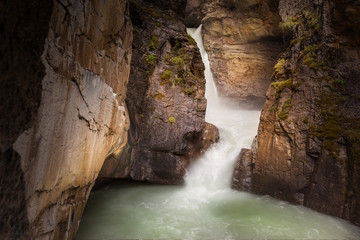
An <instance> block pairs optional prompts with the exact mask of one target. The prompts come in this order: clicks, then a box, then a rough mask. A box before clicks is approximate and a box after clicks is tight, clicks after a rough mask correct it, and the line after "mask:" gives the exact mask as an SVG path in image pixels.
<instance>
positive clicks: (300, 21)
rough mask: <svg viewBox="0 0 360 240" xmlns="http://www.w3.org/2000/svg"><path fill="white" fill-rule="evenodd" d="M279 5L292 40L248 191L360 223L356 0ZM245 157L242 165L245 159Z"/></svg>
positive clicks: (270, 98)
mask: <svg viewBox="0 0 360 240" xmlns="http://www.w3.org/2000/svg"><path fill="white" fill-rule="evenodd" d="M341 4H343V6H342V7H340V6H339V5H341ZM279 6H280V14H281V15H282V18H283V22H282V24H281V25H282V26H283V28H284V31H288V33H290V34H291V35H292V40H291V43H290V46H289V48H288V50H287V51H286V52H284V53H283V54H282V56H281V57H280V58H279V61H278V63H277V64H276V65H275V68H274V75H273V78H272V80H273V83H272V84H271V86H270V87H269V89H268V91H267V101H266V103H265V105H264V108H263V111H262V114H261V120H260V125H259V130H258V147H257V148H256V149H254V148H253V149H252V150H251V151H250V152H253V153H255V154H256V160H255V164H254V167H253V169H252V170H251V185H250V190H249V191H250V192H253V193H256V194H268V195H271V196H273V197H276V198H279V199H284V200H287V201H290V202H293V203H298V204H303V205H305V206H307V207H310V208H312V209H315V210H317V211H320V212H323V213H326V214H329V215H333V216H337V217H341V218H344V219H347V220H349V221H351V222H352V223H354V224H357V225H359V224H360V212H359V211H358V209H359V205H360V194H359V192H360V191H359V190H360V189H359V184H358V183H359V180H360V171H359V169H360V168H359V161H358V160H359V149H360V148H359V142H360V141H359V140H360V108H359V98H358V97H357V96H358V93H359V86H360V85H359V82H358V81H357V80H356V79H358V78H359V76H360V71H359V68H358V66H359V63H360V58H359V56H360V55H359V48H358V43H359V34H358V33H356V30H355V29H356V27H355V25H353V24H351V23H350V22H349V21H348V18H349V17H350V16H351V17H352V18H353V21H354V22H358V21H359V19H360V18H359V17H358V16H359V15H358V14H352V13H351V12H355V11H356V10H355V9H357V5H356V3H350V2H347V3H345V2H343V1H334V2H329V1H316V2H311V3H310V4H309V3H308V1H293V2H291V3H290V2H288V1H280V4H279ZM303 6H306V7H305V8H303ZM344 9H348V10H347V11H344ZM351 9H352V10H351ZM348 14H350V15H348ZM334 19H336V21H335V20H334ZM338 21H341V22H343V23H344V24H343V25H342V24H339V22H338ZM340 25H342V28H341V27H340ZM247 152H249V150H247ZM242 156H243V157H242V158H241V159H240V160H239V162H238V163H237V165H240V166H244V163H246V162H247V161H248V159H249V157H248V155H246V154H243V155H242ZM245 166H247V165H246V164H245ZM243 168H244V167H243ZM238 176H239V179H238V180H237V182H236V183H240V186H239V187H238V188H240V189H246V187H247V185H246V184H243V182H244V181H245V179H246V178H247V175H246V176H245V179H244V176H242V175H241V174H238ZM245 183H246V182H245Z"/></svg>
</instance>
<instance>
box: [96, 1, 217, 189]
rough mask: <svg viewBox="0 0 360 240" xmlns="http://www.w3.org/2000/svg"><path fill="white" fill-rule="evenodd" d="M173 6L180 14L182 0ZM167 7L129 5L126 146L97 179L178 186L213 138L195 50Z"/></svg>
mask: <svg viewBox="0 0 360 240" xmlns="http://www.w3.org/2000/svg"><path fill="white" fill-rule="evenodd" d="M177 2H178V3H180V4H182V6H184V8H183V10H184V9H185V4H186V1H177ZM160 5H161V4H160ZM172 6H173V8H169V7H166V5H161V8H159V7H157V6H155V5H153V4H152V3H151V1H149V2H146V1H131V7H130V9H131V20H132V22H133V25H134V42H133V57H132V62H131V74H130V79H129V85H128V91H127V98H126V103H127V106H128V109H129V115H130V120H131V128H130V130H129V142H128V144H127V146H126V149H125V150H124V151H123V153H122V154H121V155H120V156H119V157H116V156H111V157H109V158H108V159H107V161H106V162H105V164H104V167H103V169H102V171H101V173H100V177H104V178H106V177H115V178H126V177H128V178H132V179H134V180H139V181H149V182H154V183H165V184H181V183H182V182H183V176H184V174H185V167H186V166H187V164H188V163H189V161H190V160H191V159H192V158H194V157H195V156H196V155H198V154H199V153H200V152H201V150H204V149H205V148H207V147H208V146H209V145H210V144H211V143H212V142H215V141H217V139H218V132H217V129H216V127H215V126H213V125H211V124H208V123H205V110H206V99H205V97H204V94H205V79H204V66H203V63H202V60H201V56H200V53H199V50H198V48H197V46H196V43H195V41H194V39H192V38H191V37H190V36H189V35H187V34H186V27H185V25H184V24H183V21H182V19H181V18H180V15H181V11H179V8H178V6H177V5H172ZM180 9H181V8H180Z"/></svg>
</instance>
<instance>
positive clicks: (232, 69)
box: [186, 0, 283, 109]
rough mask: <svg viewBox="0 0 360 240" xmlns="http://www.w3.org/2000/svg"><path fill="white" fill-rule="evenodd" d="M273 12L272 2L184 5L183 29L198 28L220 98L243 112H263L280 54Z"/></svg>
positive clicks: (276, 16)
mask: <svg viewBox="0 0 360 240" xmlns="http://www.w3.org/2000/svg"><path fill="white" fill-rule="evenodd" d="M277 6H278V5H277V1H261V2H259V1H230V0H229V1H218V0H212V1H200V0H197V1H188V6H187V9H186V11H187V18H186V23H187V24H188V25H189V26H193V25H198V24H200V23H201V24H202V25H203V38H204V45H205V48H206V50H207V52H208V54H209V61H210V63H211V70H212V72H213V75H214V80H215V83H216V85H217V88H218V92H219V94H220V95H222V96H223V97H226V98H229V99H230V100H232V101H235V102H236V103H237V104H239V105H241V106H242V107H245V108H257V109H260V108H261V107H262V106H263V104H264V102H265V93H266V90H267V88H268V86H269V84H270V77H271V74H272V68H273V66H274V64H275V62H276V59H277V57H278V55H279V54H280V53H281V51H282V50H283V39H282V33H281V31H280V30H279V27H278V25H279V22H280V16H279V14H278V9H277ZM194 23H196V24H194Z"/></svg>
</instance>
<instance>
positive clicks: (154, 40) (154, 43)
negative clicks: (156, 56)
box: [149, 34, 159, 51]
mask: <svg viewBox="0 0 360 240" xmlns="http://www.w3.org/2000/svg"><path fill="white" fill-rule="evenodd" d="M158 47H159V36H158V35H154V34H153V35H151V36H150V42H149V50H150V51H154V50H156V49H157V48H158Z"/></svg>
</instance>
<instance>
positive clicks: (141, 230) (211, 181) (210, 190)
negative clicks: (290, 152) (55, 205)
mask: <svg viewBox="0 0 360 240" xmlns="http://www.w3.org/2000/svg"><path fill="white" fill-rule="evenodd" d="M188 32H189V34H190V35H192V36H193V38H194V39H195V40H196V41H197V44H198V46H199V48H200V52H201V55H202V58H203V61H204V64H205V69H206V70H205V76H206V80H207V82H206V98H207V100H208V107H207V112H206V121H208V122H211V123H213V124H214V125H216V126H217V127H218V128H219V131H220V142H219V143H217V144H214V145H213V146H212V147H211V149H210V150H208V151H207V152H206V153H205V154H204V156H203V157H201V158H200V159H199V160H197V162H196V164H194V166H192V167H191V169H190V170H189V171H188V174H187V176H186V177H185V182H186V184H185V186H181V187H180V186H159V185H149V184H139V183H113V184H112V185H109V186H107V187H105V188H102V189H99V190H97V191H95V192H94V193H92V194H91V196H90V198H89V201H88V204H87V206H86V209H85V212H84V215H83V219H82V222H81V225H80V228H79V232H78V235H77V237H76V239H295V238H296V239H359V238H360V230H359V228H357V227H355V226H353V225H350V224H348V223H347V222H345V221H343V220H340V219H336V218H332V217H329V216H325V215H323V214H319V213H316V212H314V211H312V210H310V209H307V208H304V207H301V206H294V205H291V204H288V203H286V202H283V201H276V200H274V199H272V198H269V197H266V196H263V197H259V196H255V195H251V194H248V193H241V192H237V191H234V190H231V189H230V179H231V175H232V169H233V164H234V161H235V159H236V157H237V155H238V154H239V151H240V149H241V148H242V147H249V146H250V144H251V141H252V139H253V138H254V136H255V134H256V128H257V125H258V119H259V115H260V112H259V111H245V110H241V109H234V108H233V109H231V108H228V107H226V106H224V105H222V104H221V101H220V100H221V99H219V98H218V96H217V92H216V87H215V84H214V82H213V80H212V74H211V71H210V66H209V61H208V59H207V54H206V51H205V49H204V47H203V44H202V38H201V27H199V28H198V29H189V30H188Z"/></svg>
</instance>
